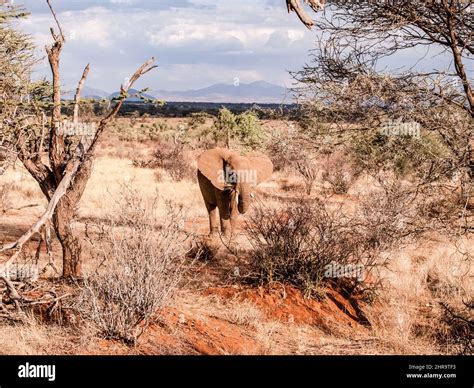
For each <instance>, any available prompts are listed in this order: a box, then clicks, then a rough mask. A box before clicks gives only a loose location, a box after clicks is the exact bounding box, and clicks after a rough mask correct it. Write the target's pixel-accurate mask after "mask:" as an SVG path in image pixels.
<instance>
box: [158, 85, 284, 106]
mask: <svg viewBox="0 0 474 388" xmlns="http://www.w3.org/2000/svg"><path fill="white" fill-rule="evenodd" d="M150 94H151V95H152V96H153V97H155V98H156V99H159V100H164V101H187V102H222V103H226V102H227V103H273V104H280V103H283V102H284V103H291V102H292V101H291V95H290V93H289V92H288V90H287V89H286V88H284V87H282V86H278V85H274V84H271V83H268V82H265V81H256V82H252V83H250V84H243V83H241V84H239V85H238V86H234V85H228V84H215V85H212V86H208V87H206V88H202V89H197V90H186V91H169V90H154V91H152V92H150Z"/></svg>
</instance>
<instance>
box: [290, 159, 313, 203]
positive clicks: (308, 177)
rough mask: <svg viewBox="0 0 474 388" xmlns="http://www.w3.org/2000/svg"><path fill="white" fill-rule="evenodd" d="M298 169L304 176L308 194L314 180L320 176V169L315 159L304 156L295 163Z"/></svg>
mask: <svg viewBox="0 0 474 388" xmlns="http://www.w3.org/2000/svg"><path fill="white" fill-rule="evenodd" d="M294 165H295V168H296V171H297V172H298V173H299V174H300V175H301V176H302V177H303V180H304V185H305V188H306V194H307V195H310V194H311V191H312V190H313V185H314V182H315V180H316V178H317V176H318V169H317V166H316V164H315V163H314V161H312V160H310V159H309V158H307V157H303V158H301V159H300V160H297V161H295V163H294Z"/></svg>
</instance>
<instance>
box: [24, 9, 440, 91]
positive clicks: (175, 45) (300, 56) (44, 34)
mask: <svg viewBox="0 0 474 388" xmlns="http://www.w3.org/2000/svg"><path fill="white" fill-rule="evenodd" d="M52 2H53V5H54V7H55V9H56V10H57V13H58V17H59V19H60V21H61V23H62V25H63V28H64V30H65V34H66V39H67V43H66V45H65V48H64V50H63V55H62V59H61V66H62V74H63V84H64V85H65V87H67V88H71V87H73V85H75V84H76V82H77V80H78V79H79V78H80V75H81V73H82V70H83V68H84V66H85V65H86V64H87V63H88V62H90V64H91V72H90V75H89V79H88V82H87V85H88V86H90V87H95V88H99V89H104V90H106V91H108V92H111V91H115V90H117V89H118V87H119V85H120V83H122V82H123V80H124V78H125V77H127V76H129V75H130V74H131V73H132V72H133V71H134V70H135V68H137V67H138V66H139V65H140V64H141V63H142V62H144V61H145V60H146V59H148V58H150V57H151V56H155V57H156V58H157V62H158V65H159V68H158V69H156V70H154V71H153V72H152V73H150V74H148V75H147V76H146V77H145V78H144V79H143V80H141V81H140V84H138V86H139V87H145V86H147V87H150V88H151V89H153V90H155V89H168V90H187V89H196V88H200V87H205V86H208V85H211V84H214V83H219V82H222V83H228V84H230V83H233V82H234V79H235V78H238V79H239V80H240V82H242V83H249V82H253V81H258V80H264V81H268V82H271V83H275V84H279V85H286V86H290V85H291V77H290V76H289V74H288V70H298V69H299V68H301V66H302V65H303V64H304V63H305V62H307V61H308V50H310V49H312V48H313V47H314V46H313V42H314V40H315V39H314V38H315V32H311V31H309V30H307V29H306V28H305V27H304V26H303V25H302V24H301V23H300V22H299V20H298V19H297V17H296V16H295V15H294V14H292V15H288V14H287V11H286V5H285V1H284V0H213V1H211V0H155V1H153V0H103V1H97V0H53V1H52ZM15 3H22V4H24V5H25V6H26V8H27V10H28V11H30V12H31V16H30V17H29V18H28V19H25V20H22V21H21V22H19V24H20V28H21V29H23V30H24V31H26V32H28V33H30V34H31V35H32V37H33V38H34V41H35V42H36V43H37V44H38V47H39V51H38V52H39V55H44V45H45V44H50V43H51V36H50V34H49V27H50V26H54V22H53V19H52V17H51V15H50V13H49V9H48V7H47V5H46V1H45V0H23V1H20V0H15ZM314 16H315V17H314V18H315V20H316V21H317V19H318V18H319V17H321V16H318V15H314ZM425 53H426V48H423V49H421V51H418V52H417V51H410V52H407V53H403V54H402V55H400V56H399V57H398V58H395V59H392V60H390V62H389V64H390V65H391V66H393V67H399V66H400V65H408V66H410V65H411V64H413V63H415V61H416V58H419V57H420V56H423V55H424V54H425ZM430 58H431V55H428V57H427V58H426V59H425V66H426V67H427V68H430V67H434V64H435V63H437V64H438V65H439V63H440V57H436V58H435V59H430ZM37 74H38V76H41V75H48V76H49V68H48V66H47V62H46V61H44V62H43V63H42V64H40V66H39V67H38V73H37Z"/></svg>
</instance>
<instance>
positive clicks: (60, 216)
mask: <svg viewBox="0 0 474 388" xmlns="http://www.w3.org/2000/svg"><path fill="white" fill-rule="evenodd" d="M47 3H48V5H49V7H50V9H51V13H52V15H53V17H54V20H55V22H56V25H57V28H58V33H56V32H55V30H54V28H51V35H52V37H53V41H54V43H53V44H52V45H51V46H49V47H46V52H47V55H48V61H49V64H50V67H51V72H52V77H53V82H52V98H51V100H52V101H51V103H52V111H51V120H50V123H49V126H48V127H47V128H46V127H45V121H44V110H43V107H42V106H39V105H38V104H37V103H35V101H34V100H32V99H31V96H30V94H25V93H24V94H23V95H22V97H21V100H22V101H25V102H26V107H27V108H26V109H19V108H21V106H20V107H19V106H17V107H16V109H15V111H16V112H17V113H16V117H15V120H10V122H9V123H8V125H9V127H8V128H9V131H10V132H11V133H13V134H15V137H16V139H17V142H16V145H15V146H16V151H17V153H18V158H19V159H20V161H21V162H22V163H23V166H24V167H25V168H26V170H27V171H28V172H29V173H30V174H31V176H32V177H33V178H34V179H35V180H36V181H37V182H38V184H39V186H40V188H41V191H42V192H43V194H44V195H45V197H46V198H47V200H48V202H49V204H48V207H47V209H46V212H45V213H44V214H43V216H42V217H41V218H40V219H39V220H38V221H37V222H36V223H35V224H34V225H33V226H32V227H31V228H30V229H29V230H28V231H27V232H26V233H25V234H24V235H23V236H22V237H21V238H20V239H19V240H18V241H16V242H14V243H12V244H8V245H5V246H4V247H3V248H1V249H0V252H5V251H8V250H13V249H16V253H15V254H14V255H13V256H12V257H11V259H10V260H13V259H14V258H16V257H17V256H18V254H19V252H20V250H21V249H22V247H23V245H24V244H25V243H26V242H27V241H28V240H29V239H30V238H31V237H32V236H33V235H34V234H36V233H39V232H40V230H41V228H42V227H43V226H44V225H45V224H46V223H47V222H48V221H49V220H52V224H53V226H54V230H55V232H56V235H57V237H58V239H59V241H60V243H61V246H62V253H63V276H64V277H66V278H75V277H78V276H80V273H81V263H82V255H81V252H82V249H81V241H80V239H79V237H78V236H77V235H75V233H74V231H73V228H72V225H71V224H72V221H73V219H74V217H75V208H76V206H77V204H78V202H79V200H80V199H81V197H82V194H83V192H84V189H85V187H86V184H87V181H88V180H89V177H90V175H91V172H92V164H93V161H94V158H95V150H96V147H97V144H98V142H99V141H100V139H101V138H102V136H103V134H104V130H105V128H106V126H107V124H108V123H109V122H110V121H111V120H112V119H113V118H114V117H115V116H116V115H117V113H118V112H119V110H120V108H121V106H122V104H123V102H124V100H125V99H126V98H127V95H128V91H129V89H130V88H131V87H132V86H133V84H134V83H135V82H136V81H137V80H138V79H139V78H140V77H141V76H143V75H144V74H146V73H148V72H149V71H150V70H152V69H153V68H155V67H156V66H154V65H153V63H154V61H155V60H154V58H152V59H150V60H149V61H147V62H145V63H144V64H143V65H142V66H140V67H139V68H138V69H137V70H136V71H135V73H134V74H133V75H132V76H131V78H130V80H129V81H128V82H127V84H125V85H122V86H121V89H120V95H119V97H118V98H117V100H116V102H115V105H114V106H113V107H111V109H110V111H109V112H108V113H107V114H106V115H105V117H103V118H102V119H101V120H100V121H99V123H98V125H97V128H96V130H95V133H94V134H93V135H92V136H82V137H81V139H80V140H79V141H78V142H77V144H75V145H74V146H71V145H70V144H69V142H68V141H67V136H66V134H65V132H64V130H63V129H62V126H61V121H62V118H61V106H62V103H61V90H60V86H61V76H60V71H59V60H60V56H61V51H62V48H63V46H64V44H65V42H66V39H65V36H64V33H63V30H62V28H61V25H60V23H59V21H58V18H57V16H56V14H55V12H54V10H53V8H52V6H51V4H50V1H49V0H47ZM88 72H89V65H87V67H86V68H85V70H84V73H83V76H82V77H81V80H80V82H79V86H78V88H77V91H76V96H75V107H76V109H75V114H74V120H76V122H77V106H78V102H79V99H80V93H81V89H82V86H83V84H84V82H85V79H86V77H87V74H88ZM38 128H39V129H40V130H38ZM46 141H48V145H47V151H48V156H49V158H48V159H49V161H48V163H45V162H44V161H43V159H42V153H43V145H44V144H45V142H46Z"/></svg>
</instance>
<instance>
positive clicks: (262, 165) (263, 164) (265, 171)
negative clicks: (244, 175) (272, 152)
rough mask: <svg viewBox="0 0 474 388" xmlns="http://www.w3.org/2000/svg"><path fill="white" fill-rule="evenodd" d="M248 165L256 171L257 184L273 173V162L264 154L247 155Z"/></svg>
mask: <svg viewBox="0 0 474 388" xmlns="http://www.w3.org/2000/svg"><path fill="white" fill-rule="evenodd" d="M249 161H250V165H251V166H252V168H253V169H255V170H256V171H257V184H260V183H262V182H265V181H266V180H267V179H269V178H270V177H271V175H272V173H273V163H272V161H271V160H270V159H268V158H267V157H265V156H259V157H257V156H252V157H249Z"/></svg>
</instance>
